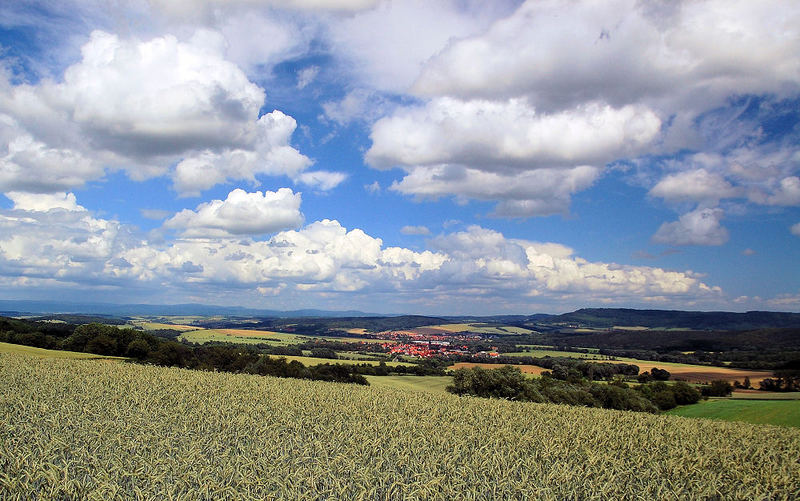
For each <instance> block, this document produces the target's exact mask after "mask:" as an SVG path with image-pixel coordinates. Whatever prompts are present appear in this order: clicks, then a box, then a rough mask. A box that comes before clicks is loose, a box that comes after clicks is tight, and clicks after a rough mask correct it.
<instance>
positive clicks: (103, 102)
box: [0, 31, 331, 195]
mask: <svg viewBox="0 0 800 501" xmlns="http://www.w3.org/2000/svg"><path fill="white" fill-rule="evenodd" d="M223 49H224V40H223V39H222V38H221V37H220V36H219V35H218V34H216V33H214V32H209V31H198V32H196V33H195V34H194V36H193V37H191V39H189V40H187V41H180V40H178V39H177V38H175V37H173V36H169V35H167V36H163V37H158V38H153V39H151V40H147V41H137V40H123V39H120V38H119V37H118V36H116V35H111V34H108V33H105V32H101V31H95V32H94V33H92V35H91V38H90V39H89V41H88V42H87V43H86V44H85V45H84V46H83V47H82V58H81V61H79V62H78V63H75V64H74V65H72V66H70V67H69V68H67V70H66V71H65V72H64V76H63V80H62V81H60V82H55V81H51V80H44V81H41V82H40V83H38V84H36V85H27V84H23V85H12V84H10V83H8V82H7V81H5V82H3V89H2V90H3V92H2V95H0V138H1V139H2V140H3V143H4V145H5V150H6V151H5V155H3V157H4V158H3V159H2V161H1V162H2V163H0V169H1V170H0V190H4V191H10V190H17V191H19V190H27V191H33V192H50V191H63V190H65V189H69V188H73V187H76V186H81V185H82V184H83V183H85V182H86V181H89V180H92V179H97V178H98V177H100V176H102V174H103V172H104V168H106V167H108V168H120V167H121V168H125V169H126V170H127V172H128V174H129V175H130V176H131V177H132V178H134V179H143V178H147V177H151V176H156V175H163V174H165V173H167V172H168V171H169V169H170V167H171V166H172V165H174V164H178V168H177V170H176V172H175V173H174V177H175V188H176V189H177V190H178V191H180V192H183V193H184V194H192V195H197V194H199V192H200V191H202V190H203V189H206V188H209V187H210V186H213V185H214V184H216V183H221V182H225V181H227V180H249V181H251V182H255V180H256V176H257V175H264V174H266V175H288V176H290V177H295V178H296V177H297V176H298V175H299V174H300V173H302V172H303V171H304V170H305V169H307V168H308V167H309V166H310V165H311V163H312V162H311V161H310V160H309V159H308V158H307V157H305V156H303V155H302V154H300V153H299V152H298V151H297V150H296V149H294V148H293V147H291V145H290V139H291V135H292V132H293V131H294V129H295V127H296V123H295V121H294V119H292V118H291V117H288V116H286V115H284V114H283V113H281V112H280V111H275V112H273V113H270V114H267V115H264V116H262V117H260V118H259V110H260V108H261V106H262V104H263V102H264V91H263V90H262V89H261V88H260V87H258V86H257V85H255V84H254V83H252V82H251V81H250V80H249V79H248V78H247V76H246V75H245V73H244V72H243V71H242V70H241V69H240V68H239V67H237V66H236V65H235V64H233V63H231V62H229V61H227V60H226V59H225V58H224V56H223ZM67 166H69V167H67ZM330 184H331V183H329V184H328V185H330Z"/></svg>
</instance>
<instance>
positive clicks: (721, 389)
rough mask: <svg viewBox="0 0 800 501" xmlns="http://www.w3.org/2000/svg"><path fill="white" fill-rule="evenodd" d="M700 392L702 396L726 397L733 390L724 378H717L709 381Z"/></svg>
mask: <svg viewBox="0 0 800 501" xmlns="http://www.w3.org/2000/svg"><path fill="white" fill-rule="evenodd" d="M700 392H701V393H702V394H703V396H704V397H727V396H728V395H730V394H731V392H733V386H731V384H730V383H729V382H727V381H725V380H722V379H717V380H716V381H711V384H710V385H708V386H704V387H703V389H702V390H700Z"/></svg>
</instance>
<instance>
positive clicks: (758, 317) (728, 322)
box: [528, 308, 800, 330]
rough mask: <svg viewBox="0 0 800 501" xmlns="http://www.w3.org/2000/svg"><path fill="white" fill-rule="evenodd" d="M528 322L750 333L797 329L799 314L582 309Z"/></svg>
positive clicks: (799, 319) (535, 318)
mask: <svg viewBox="0 0 800 501" xmlns="http://www.w3.org/2000/svg"><path fill="white" fill-rule="evenodd" d="M528 321H529V322H537V323H542V324H545V325H554V326H556V325H560V324H573V325H577V326H581V327H593V328H611V327H614V326H628V327H633V326H639V327H647V328H651V329H691V330H750V329H763V328H794V327H800V313H785V312H773V311H748V312H746V313H732V312H725V311H680V310H633V309H626V308H583V309H580V310H577V311H574V312H572V313H564V314H563V315H553V316H548V317H545V316H543V315H533V316H531V317H529V320H528Z"/></svg>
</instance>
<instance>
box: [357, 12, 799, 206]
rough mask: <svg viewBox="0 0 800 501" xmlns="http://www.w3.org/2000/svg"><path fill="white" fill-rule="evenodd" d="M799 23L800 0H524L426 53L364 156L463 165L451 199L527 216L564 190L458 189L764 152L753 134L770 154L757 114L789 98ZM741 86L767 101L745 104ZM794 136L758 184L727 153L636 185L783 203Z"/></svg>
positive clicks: (410, 166) (671, 196)
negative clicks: (681, 158) (498, 180)
mask: <svg viewBox="0 0 800 501" xmlns="http://www.w3.org/2000/svg"><path fill="white" fill-rule="evenodd" d="M798 26H800V7H798V5H797V4H796V2H790V1H780V0H776V1H772V2H768V3H767V4H754V3H752V2H748V1H734V2H728V1H719V0H708V1H702V2H674V3H669V4H661V3H658V4H653V3H647V2H636V1H635V0H616V1H613V2H606V3H596V2H589V1H577V2H563V1H558V0H551V1H532V0H531V1H527V2H525V3H524V4H523V5H521V6H520V7H519V8H518V9H517V10H516V11H515V12H513V13H512V14H511V15H509V16H507V17H506V18H504V19H501V20H499V21H497V22H495V23H494V24H493V25H491V27H490V28H488V29H487V30H485V31H483V32H481V33H478V34H475V35H471V36H467V37H464V38H461V39H452V40H451V41H450V42H449V43H448V45H447V46H446V47H445V48H444V49H443V50H441V51H440V52H439V53H437V54H436V55H435V56H434V57H432V58H431V59H430V60H429V61H428V62H427V63H426V64H425V66H424V67H423V68H422V71H421V73H420V75H419V77H418V79H417V81H416V83H415V84H414V86H413V87H412V92H414V93H416V95H417V96H418V97H420V98H422V99H423V100H424V103H423V104H416V105H411V106H403V107H399V108H397V109H396V110H395V111H394V112H393V113H392V114H391V115H390V116H388V117H385V118H383V119H381V120H378V121H377V122H376V123H375V124H374V125H373V127H372V135H371V137H372V141H373V144H372V147H371V148H370V149H369V151H368V152H367V154H366V160H367V162H368V163H369V164H370V165H372V166H373V167H377V168H390V167H401V168H403V169H405V170H406V171H409V172H411V175H410V176H409V177H414V176H415V172H417V169H419V168H421V167H424V168H425V169H428V170H430V169H432V168H434V166H435V168H441V166H442V165H456V166H463V167H468V168H470V169H472V170H470V171H467V172H469V176H471V177H474V180H472V181H469V182H467V183H459V184H453V185H451V186H447V187H446V190H447V191H449V193H450V194H452V195H454V196H456V197H461V198H465V197H466V198H480V199H489V198H493V197H494V199H496V200H498V201H499V202H500V205H501V206H502V205H507V204H509V203H512V204H513V205H516V206H520V205H524V206H529V207H536V209H535V210H528V211H520V210H508V211H502V210H498V211H496V213H498V214H502V213H504V212H505V213H507V214H508V215H524V214H525V213H527V214H528V215H535V214H550V213H554V212H563V200H564V198H563V197H559V198H558V202H557V203H556V205H555V206H551V207H550V208H549V209H543V207H546V206H548V205H550V202H549V201H548V200H546V199H541V198H537V197H536V196H535V194H531V195H530V197H529V198H528V199H527V200H524V201H520V200H516V199H514V200H513V201H512V202H510V201H509V200H508V199H507V198H505V197H504V196H503V194H501V193H497V192H496V190H491V189H487V190H486V191H485V192H484V193H482V194H480V196H475V194H474V192H473V193H472V194H469V193H468V192H466V191H460V190H462V189H463V187H464V185H465V184H466V185H467V186H477V185H479V184H480V180H481V178H482V177H485V176H486V175H487V173H504V174H505V175H510V173H511V172H517V173H522V172H532V171H536V170H539V169H552V168H554V167H572V168H574V167H577V166H579V165H590V166H592V167H594V168H597V169H602V168H604V167H605V166H606V165H607V164H609V163H613V162H615V161H622V160H633V161H636V160H637V157H640V156H643V154H644V155H646V156H645V157H644V159H643V160H642V162H640V164H642V163H644V164H648V163H649V164H650V165H654V166H657V165H664V164H666V163H667V162H663V161H662V160H663V159H664V158H665V157H669V156H672V155H673V154H675V153H676V152H681V154H682V155H683V154H685V153H686V152H687V151H688V152H690V153H697V154H698V155H703V154H709V155H710V156H714V155H718V156H720V157H722V158H726V159H731V160H733V158H734V157H736V156H744V157H746V156H747V153H746V152H747V150H751V151H755V152H757V153H756V156H758V155H764V154H768V153H769V152H768V151H766V150H768V149H769V148H767V147H765V144H769V143H771V146H772V147H773V148H772V149H773V150H775V149H776V148H774V145H775V138H774V137H771V136H770V135H767V134H765V133H764V131H765V126H764V125H763V123H764V122H766V120H765V119H768V118H770V117H774V116H775V115H776V114H779V113H781V109H780V108H781V105H782V103H783V101H782V100H783V99H788V100H789V104H788V105H789V106H791V103H792V102H794V101H792V100H793V99H795V98H796V96H797V95H798V92H800V56H799V55H798V54H800V28H798ZM753 95H756V96H768V97H761V98H759V99H752V100H751V99H746V98H747V97H748V96H753ZM740 96H745V99H744V100H742V99H740ZM742 101H744V104H742ZM759 103H761V106H760V110H759ZM753 117H755V118H753ZM771 129H772V130H774V127H772V128H771ZM773 134H774V133H773ZM795 135H796V134H795ZM796 143H797V142H796V137H794V138H792V137H787V138H785V139H784V140H783V144H784V145H785V147H783V148H777V149H783V150H785V151H788V153H789V155H788V157H786V158H784V160H783V163H782V164H778V165H774V164H773V165H772V166H771V168H773V169H776V170H777V171H778V173H776V174H775V175H774V176H772V177H770V178H769V179H762V180H760V181H758V182H755V181H753V180H750V181H747V182H742V181H739V179H740V177H737V176H736V175H735V174H734V173H733V171H732V169H733V168H734V166H735V165H736V164H734V163H733V162H730V163H729V164H728V165H725V166H722V167H719V168H714V169H711V168H706V167H705V166H704V165H702V163H701V164H699V165H698V164H697V163H694V162H687V163H686V164H685V165H682V166H680V165H676V164H673V166H674V167H675V168H674V169H671V170H668V171H667V172H666V175H663V173H660V175H658V174H657V175H654V176H652V177H656V179H655V180H653V181H652V182H651V183H650V186H648V188H652V191H651V194H652V195H653V196H657V197H663V198H665V199H667V200H669V201H688V202H691V201H707V202H709V203H713V202H714V201H715V200H719V199H722V198H731V197H742V198H746V199H748V200H751V201H755V202H756V203H763V204H768V205H795V204H796V203H797V202H796V198H797V197H796V196H795V195H796V194H795V191H796V190H795V189H794V188H795V186H794V184H793V176H795V175H796V172H795V171H796V169H797V162H796V154H794V155H793V151H792V149H793V147H792V145H796ZM794 149H795V150H796V148H794ZM654 156H656V158H655V159H654V158H653V157H654ZM752 156H753V155H751V157H752ZM778 156H780V155H778ZM792 157H794V158H795V160H791V158H792ZM745 169H750V167H749V166H746V167H745ZM684 171H690V172H684ZM598 172H599V171H598ZM417 177H419V176H417ZM658 177H661V178H662V179H660V180H659V179H658ZM406 181H407V180H405V179H404V180H403V181H401V182H400V184H401V185H402V184H405V185H407V186H408V187H409V189H407V190H405V192H406V193H410V194H416V193H414V192H413V191H412V190H411V189H410V188H411V186H412V185H413V186H417V185H418V183H415V182H412V179H408V182H406ZM682 183H692V185H689V184H683V185H681V184H682ZM439 186H440V190H439V191H440V192H444V191H445V190H444V189H443V188H445V187H443V186H442V183H439ZM585 186H588V185H584V188H585ZM567 203H568V201H567Z"/></svg>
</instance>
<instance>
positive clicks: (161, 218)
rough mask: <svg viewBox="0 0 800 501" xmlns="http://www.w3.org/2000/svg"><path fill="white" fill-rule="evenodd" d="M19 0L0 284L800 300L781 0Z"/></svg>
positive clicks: (797, 97)
mask: <svg viewBox="0 0 800 501" xmlns="http://www.w3.org/2000/svg"><path fill="white" fill-rule="evenodd" d="M54 4H55V3H54V2H43V1H42V2H39V1H32V0H31V1H18V2H6V3H3V4H2V5H0V64H1V66H0V67H1V68H2V73H0V86H2V91H1V92H0V145H1V148H2V149H0V193H2V194H3V195H2V196H0V286H1V287H0V290H2V292H0V297H1V298H3V299H68V300H74V301H107V302H115V303H125V302H145V303H180V302H201V303H208V304H223V305H243V306H249V307H261V308H270V309H296V308H309V307H313V308H324V309H360V310H363V311H370V312H381V313H424V314H501V313H535V312H563V311H569V310H572V309H575V308H579V307H603V306H608V307H612V306H614V307H639V308H659V309H667V308H669V309H672V308H674V309H694V310H733V311H745V310H754V309H768V310H783V311H800V266H798V265H797V258H798V256H800V208H799V207H800V147H798V144H800V141H799V140H800V125H799V124H800V120H798V119H799V118H800V28H799V27H800V6H798V5H797V3H796V2H791V1H765V2H750V1H701V2H668V3H654V2H635V1H632V0H631V1H624V0H619V1H616V0H615V1H611V2H601V3H597V2H581V1H577V2H560V1H543V2H533V1H530V2H521V1H511V0H509V1H497V2H479V1H474V0H442V1H440V2H427V1H422V0H405V1H383V0H271V1H267V0H265V1H254V0H230V1H222V0H214V1H204V2H200V1H199V0H177V1H167V0H131V1H123V2H115V3H114V4H113V5H111V6H109V5H108V3H107V2H102V1H99V0H68V1H65V2H58V3H57V5H54Z"/></svg>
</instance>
